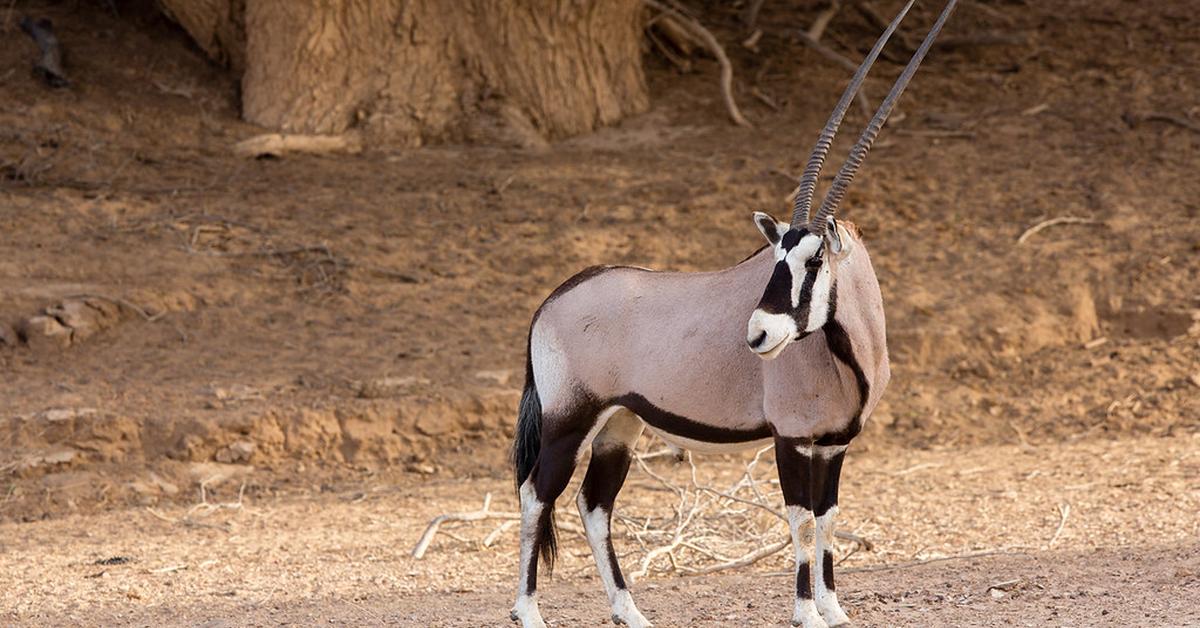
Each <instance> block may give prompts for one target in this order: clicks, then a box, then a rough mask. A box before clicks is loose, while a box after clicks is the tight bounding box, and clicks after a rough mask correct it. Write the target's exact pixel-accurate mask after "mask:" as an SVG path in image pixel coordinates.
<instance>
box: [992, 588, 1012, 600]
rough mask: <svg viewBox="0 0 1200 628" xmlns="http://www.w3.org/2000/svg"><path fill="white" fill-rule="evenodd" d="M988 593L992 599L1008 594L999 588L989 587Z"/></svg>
mask: <svg viewBox="0 0 1200 628" xmlns="http://www.w3.org/2000/svg"><path fill="white" fill-rule="evenodd" d="M988 594H989V595H991V596H992V599H993V600H998V599H1000V598H1002V597H1005V596H1007V595H1008V594H1007V593H1005V592H1004V591H1001V590H1000V589H990V590H989V591H988Z"/></svg>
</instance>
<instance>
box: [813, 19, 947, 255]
mask: <svg viewBox="0 0 1200 628" xmlns="http://www.w3.org/2000/svg"><path fill="white" fill-rule="evenodd" d="M957 4H958V0H949V1H948V2H947V3H946V7H945V8H944V9H942V13H941V14H940V15H938V18H937V21H936V22H934V24H933V27H931V28H930V29H929V33H928V34H927V35H925V40H924V41H922V42H921V45H920V47H918V48H917V51H916V52H915V53H913V56H912V59H910V60H909V62H908V65H907V66H905V67H904V71H903V72H902V73H901V74H900V77H899V78H897V79H896V83H895V84H894V85H892V90H891V91H890V92H888V95H887V98H885V99H884V100H883V103H882V104H880V105H879V110H878V111H876V112H875V115H874V117H872V118H871V121H870V122H869V123H868V124H867V128H866V129H864V130H863V132H862V135H860V136H859V138H858V142H856V143H855V144H854V147H853V148H851V149H850V155H849V156H847V157H846V162H845V163H844V164H842V168H841V170H839V171H838V173H837V176H836V177H834V179H833V183H832V184H830V186H829V191H828V192H826V193H825V198H824V199H823V200H822V201H821V207H820V209H818V210H817V214H816V216H814V217H813V219H812V220H811V221H810V222H809V231H811V232H813V233H815V234H817V235H823V234H824V233H825V228H826V226H827V224H828V221H829V218H831V217H833V214H834V213H835V212H837V209H838V206H839V205H840V204H841V202H842V199H843V198H844V197H845V196H846V189H847V188H848V187H849V186H850V183H851V182H852V181H853V180H854V175H856V174H857V173H858V170H859V168H861V167H862V164H863V161H865V160H866V158H867V153H868V152H870V150H871V145H872V144H874V143H875V138H876V137H878V136H879V130H880V129H882V128H883V123H884V122H886V121H887V118H888V116H889V115H891V113H892V109H893V108H894V107H895V106H896V101H897V100H899V99H900V95H901V94H903V93H904V89H905V88H906V87H908V83H909V81H911V80H912V77H913V75H914V74H916V72H917V68H918V67H920V66H921V61H922V60H924V59H925V54H926V53H928V52H929V49H930V48H931V47H932V46H933V41H934V40H935V39H937V36H938V33H940V32H941V31H942V26H944V25H945V24H946V20H947V19H949V17H950V13H952V12H953V11H954V7H955V5H957Z"/></svg>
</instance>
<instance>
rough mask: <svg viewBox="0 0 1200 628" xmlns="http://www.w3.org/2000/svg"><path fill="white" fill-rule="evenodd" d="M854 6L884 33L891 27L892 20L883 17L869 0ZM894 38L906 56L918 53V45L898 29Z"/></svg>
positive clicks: (863, 0) (860, 0)
mask: <svg viewBox="0 0 1200 628" xmlns="http://www.w3.org/2000/svg"><path fill="white" fill-rule="evenodd" d="M854 6H855V8H857V9H858V12H859V13H861V14H862V15H863V17H865V18H867V21H868V22H870V23H871V26H874V27H875V28H877V29H879V30H881V31H882V30H887V28H888V26H890V25H891V20H889V19H887V18H885V17H883V14H882V13H880V12H879V10H878V9H876V8H875V5H873V4H871V3H870V2H869V1H868V0H859V2H857V3H855V5H854ZM893 37H895V38H896V40H897V41H898V43H899V44H900V47H901V48H903V50H902V52H903V53H904V56H906V57H909V56H912V53H913V52H914V51H916V49H917V47H916V45H915V44H913V42H912V39H911V38H909V36H908V35H907V34H906V33H905V32H904V31H902V30H900V29H896V32H895V34H894V35H893ZM884 51H885V52H886V51H887V49H886V48H885V49H884ZM902 63H903V61H902Z"/></svg>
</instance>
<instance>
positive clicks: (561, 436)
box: [509, 408, 603, 628]
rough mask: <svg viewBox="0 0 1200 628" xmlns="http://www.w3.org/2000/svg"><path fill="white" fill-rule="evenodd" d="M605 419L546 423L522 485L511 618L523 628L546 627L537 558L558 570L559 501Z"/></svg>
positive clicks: (577, 415) (579, 415) (574, 417)
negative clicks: (556, 520)
mask: <svg viewBox="0 0 1200 628" xmlns="http://www.w3.org/2000/svg"><path fill="white" fill-rule="evenodd" d="M602 420H603V418H602V417H598V416H597V415H596V412H595V411H594V410H592V409H590V408H589V409H588V410H587V411H580V412H574V413H572V414H570V415H567V416H557V417H554V418H549V417H547V419H546V420H544V421H542V422H541V444H540V450H539V451H538V454H537V459H536V460H537V462H536V463H535V464H534V465H533V469H532V470H531V471H530V473H529V477H528V478H526V479H525V481H524V482H522V483H521V487H520V489H519V491H518V493H519V495H520V498H521V558H520V560H521V565H520V576H519V579H518V583H517V601H516V603H515V604H513V608H512V611H511V612H510V613H509V616H510V617H511V619H512V620H513V621H519V622H521V625H522V627H523V628H545V626H546V622H545V621H544V620H543V619H542V614H541V611H539V610H538V603H537V576H538V556H539V554H540V555H541V557H542V559H543V561H544V562H545V563H546V567H547V571H549V570H552V569H553V568H554V558H555V555H556V553H557V542H556V539H555V530H554V502H555V500H557V499H558V496H559V495H561V494H562V492H563V490H564V489H566V488H567V484H568V483H569V482H570V481H571V475H572V474H573V473H574V472H575V464H576V462H577V461H578V459H579V454H580V453H581V451H582V448H583V446H584V444H585V442H586V440H587V438H588V436H589V435H591V434H592V433H594V430H595V429H596V428H597V427H600V422H601V421H602Z"/></svg>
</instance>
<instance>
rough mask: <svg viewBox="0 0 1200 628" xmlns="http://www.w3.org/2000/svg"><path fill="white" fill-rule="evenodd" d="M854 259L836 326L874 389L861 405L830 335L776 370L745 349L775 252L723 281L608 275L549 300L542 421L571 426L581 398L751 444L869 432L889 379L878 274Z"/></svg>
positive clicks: (684, 441) (626, 272)
mask: <svg viewBox="0 0 1200 628" xmlns="http://www.w3.org/2000/svg"><path fill="white" fill-rule="evenodd" d="M847 231H848V232H849V231H852V229H850V230H847ZM850 250H851V252H850V253H849V254H847V255H845V256H844V257H842V258H841V259H840V260H837V261H836V264H837V266H838V268H837V269H836V270H835V273H836V276H837V286H838V291H837V309H836V313H835V315H834V318H835V320H837V321H838V323H840V324H841V326H842V328H843V329H845V330H846V332H847V334H848V335H849V337H850V339H851V341H852V342H851V344H852V347H853V350H854V355H855V358H856V359H857V361H858V363H859V365H860V367H861V368H862V370H863V372H864V374H865V375H866V377H867V380H868V382H869V384H870V387H869V391H870V392H869V395H868V399H867V400H865V402H864V401H863V400H861V399H860V396H859V389H858V385H857V383H856V381H855V375H854V373H853V372H852V371H851V368H850V366H849V365H847V364H845V363H843V362H841V361H840V360H837V359H835V358H834V356H833V354H832V353H831V351H830V348H829V346H828V343H827V341H826V338H825V334H824V332H823V331H818V332H817V333H813V334H811V335H808V336H807V337H805V338H803V339H801V340H798V341H796V342H795V343H793V344H792V346H790V347H789V348H788V349H787V350H786V351H783V352H782V353H781V354H780V355H779V357H778V358H776V359H774V360H770V361H765V360H763V359H761V358H760V357H759V356H757V355H755V354H754V353H753V352H751V351H750V350H748V349H747V347H746V339H745V331H744V329H745V322H746V320H747V319H749V318H750V315H751V313H752V312H753V311H754V309H755V307H756V305H757V304H758V301H759V298H760V297H761V296H762V291H763V286H765V285H766V282H767V279H768V278H769V277H770V275H771V268H772V266H773V265H774V264H775V259H774V258H773V257H772V249H771V248H769V247H768V248H765V249H763V250H762V251H759V252H758V253H757V254H755V255H754V256H752V257H751V258H750V259H748V260H746V261H745V262H742V263H741V264H738V265H737V266H734V267H732V268H728V269H725V270H721V271H717V272H708V273H675V272H652V271H647V270H642V269H637V268H626V267H617V268H611V269H607V270H605V271H603V272H601V273H600V274H598V275H596V276H593V277H591V278H590V279H588V280H586V281H584V282H582V283H580V284H578V285H576V286H574V287H573V288H571V289H570V290H568V291H566V292H565V293H562V294H560V295H558V296H555V297H552V298H551V299H550V300H549V301H548V302H547V303H546V304H545V305H544V306H543V308H542V310H541V312H540V314H539V315H538V317H537V320H536V322H535V323H534V325H533V329H532V331H531V336H530V355H531V358H532V361H533V373H534V377H535V379H536V383H537V389H538V392H539V394H540V395H541V402H542V408H543V412H544V413H545V420H546V421H554V420H556V417H564V416H569V415H571V414H572V410H573V408H574V406H575V405H576V404H577V402H578V399H577V394H578V391H580V390H581V389H582V390H586V391H587V392H589V393H590V394H592V395H594V396H595V397H596V398H598V399H600V400H605V401H606V400H610V399H617V398H619V397H621V396H622V395H625V394H627V393H638V394H640V395H641V396H642V397H644V398H645V399H646V400H648V401H649V402H651V403H653V404H654V405H655V406H657V407H659V408H661V409H663V410H666V411H668V412H671V413H673V414H676V415H680V416H683V417H687V418H688V419H691V420H693V421H696V422H698V423H702V424H704V425H708V426H713V427H717V428H723V429H728V430H738V431H747V432H752V431H755V430H761V428H763V427H764V426H769V427H770V428H772V430H773V431H774V432H775V433H776V434H778V435H780V436H787V437H793V438H808V439H811V438H816V437H819V436H822V435H825V434H829V433H832V432H838V431H841V430H843V429H845V428H846V426H847V424H848V423H850V422H851V421H854V420H865V419H866V418H867V417H868V416H869V415H870V413H871V411H872V410H873V409H874V407H875V405H876V404H877V403H878V401H879V398H880V396H881V395H882V393H883V390H884V388H885V387H886V385H887V383H888V380H889V378H890V369H889V366H888V356H887V345H886V330H885V324H884V315H883V302H882V297H881V296H880V292H879V284H878V282H877V281H876V279H875V273H874V269H873V268H872V267H871V261H870V258H869V256H868V255H867V251H866V248H865V247H863V246H862V244H861V242H857V241H856V242H854V246H852V247H850ZM652 425H653V424H652ZM656 431H658V432H660V433H663V435H664V437H666V438H667V439H668V440H674V441H676V442H677V443H678V444H680V445H682V446H686V447H688V448H691V449H696V450H706V449H709V448H707V447H705V445H706V443H704V442H703V441H701V440H700V439H697V438H695V437H694V436H693V435H689V434H671V433H670V432H666V433H664V431H663V429H661V428H659V429H656ZM767 436H768V437H769V436H770V434H767ZM751 442H753V441H751ZM585 445H586V443H585ZM715 445H717V446H716V447H713V448H714V449H717V448H719V449H726V448H727V447H723V446H721V445H724V444H715ZM735 446H736V445H735Z"/></svg>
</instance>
